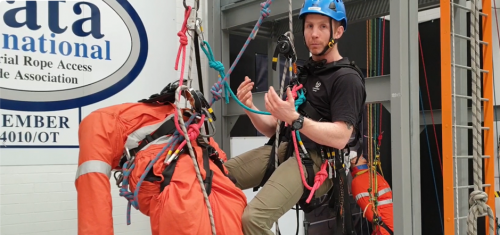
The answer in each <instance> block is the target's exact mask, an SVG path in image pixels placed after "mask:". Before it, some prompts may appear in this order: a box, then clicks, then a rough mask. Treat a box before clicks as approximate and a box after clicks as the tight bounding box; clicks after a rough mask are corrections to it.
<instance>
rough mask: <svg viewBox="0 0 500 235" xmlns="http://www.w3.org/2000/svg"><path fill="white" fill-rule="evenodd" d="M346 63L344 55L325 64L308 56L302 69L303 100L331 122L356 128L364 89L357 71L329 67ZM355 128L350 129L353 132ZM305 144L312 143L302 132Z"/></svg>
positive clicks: (312, 144)
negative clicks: (304, 73)
mask: <svg viewBox="0 0 500 235" xmlns="http://www.w3.org/2000/svg"><path fill="white" fill-rule="evenodd" d="M340 63H342V64H349V63H350V62H349V59H348V58H346V57H344V58H343V59H341V60H339V61H336V62H332V63H329V64H324V63H320V64H318V62H314V61H312V60H309V62H308V63H307V64H306V65H305V67H304V69H306V70H307V71H306V72H307V74H308V75H307V79H306V80H305V82H304V83H303V84H304V87H305V90H306V100H307V101H309V103H310V104H311V105H312V107H314V108H315V109H316V111H318V113H319V114H320V115H321V116H322V117H324V118H326V119H328V120H327V121H330V122H338V121H342V122H348V123H350V124H351V125H352V126H353V127H354V128H356V129H355V130H358V128H359V125H360V124H361V116H360V115H361V112H363V110H364V105H365V101H366V91H365V88H364V85H363V82H362V80H361V79H362V78H361V77H360V75H359V74H358V73H357V72H356V71H355V70H354V69H351V68H332V65H333V64H340ZM355 133H356V132H353V134H355ZM301 137H302V139H303V142H304V144H305V145H306V147H307V148H312V147H313V146H315V144H314V143H313V142H312V141H311V140H310V139H309V138H307V137H306V136H305V135H304V134H301Z"/></svg>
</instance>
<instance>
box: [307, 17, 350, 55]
mask: <svg viewBox="0 0 500 235" xmlns="http://www.w3.org/2000/svg"><path fill="white" fill-rule="evenodd" d="M330 20H331V19H330V18H329V17H327V16H324V15H320V14H309V15H307V16H306V18H305V22H304V38H305V40H306V45H307V47H308V48H309V51H310V52H311V53H312V54H313V55H314V54H319V53H321V52H322V51H323V49H324V48H325V46H327V45H328V42H329V41H330V30H333V32H334V34H333V35H332V36H333V38H335V39H336V38H339V37H340V35H341V34H342V32H343V27H335V25H336V22H335V21H334V23H333V24H330ZM334 28H335V29H334ZM339 31H342V32H339ZM339 33H340V35H339Z"/></svg>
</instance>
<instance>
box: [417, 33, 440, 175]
mask: <svg viewBox="0 0 500 235" xmlns="http://www.w3.org/2000/svg"><path fill="white" fill-rule="evenodd" d="M418 44H419V48H420V57H421V59H422V68H423V69H424V77H425V86H426V88H427V99H428V100H429V108H430V111H431V119H432V128H433V129H434V139H435V140H436V148H437V153H438V158H439V165H440V166H441V174H443V163H442V161H441V152H440V151H439V143H438V137H437V132H436V124H435V123H434V112H433V111H432V103H431V95H430V92H429V84H428V82H427V71H426V70H425V60H424V51H423V48H422V41H421V40H420V32H418Z"/></svg>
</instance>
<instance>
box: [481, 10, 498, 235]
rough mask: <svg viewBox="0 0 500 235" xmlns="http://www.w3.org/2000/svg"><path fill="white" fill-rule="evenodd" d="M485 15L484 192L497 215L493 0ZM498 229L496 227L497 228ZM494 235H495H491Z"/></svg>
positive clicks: (483, 38) (483, 19)
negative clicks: (487, 185) (486, 128)
mask: <svg viewBox="0 0 500 235" xmlns="http://www.w3.org/2000/svg"><path fill="white" fill-rule="evenodd" d="M482 7H483V13H484V14H486V16H482V31H483V37H482V41H484V42H487V43H488V44H487V45H486V44H483V46H482V47H481V48H482V50H483V58H482V59H483V69H484V70H486V71H488V73H482V75H483V95H484V98H486V99H487V101H483V110H484V114H483V115H484V124H483V125H484V127H488V128H489V129H488V130H484V132H483V135H484V155H486V156H490V157H489V158H485V159H484V165H483V171H484V183H485V184H490V185H491V186H490V187H485V188H484V192H486V193H487V194H488V205H489V206H490V208H491V209H492V210H493V215H495V136H494V126H493V125H494V124H493V123H494V121H493V117H494V112H495V110H494V107H493V105H494V103H495V100H494V97H493V89H495V88H494V87H493V45H492V35H491V33H492V28H491V27H492V21H493V19H494V18H493V15H492V11H491V0H483V1H482ZM495 227H496V226H495ZM486 234H487V235H488V234H489V219H486ZM490 235H493V234H490Z"/></svg>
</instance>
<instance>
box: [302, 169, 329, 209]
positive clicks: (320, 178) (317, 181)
mask: <svg viewBox="0 0 500 235" xmlns="http://www.w3.org/2000/svg"><path fill="white" fill-rule="evenodd" d="M327 166H328V161H325V162H324V163H323V165H321V169H320V171H318V173H316V176H315V177H314V185H313V187H312V189H311V193H310V194H309V197H308V198H307V200H306V203H309V202H311V200H312V198H313V196H314V193H315V192H316V190H318V188H319V187H320V186H321V185H322V184H323V182H325V180H326V178H328V172H327V171H326V167H327ZM307 177H311V176H309V175H308V176H307Z"/></svg>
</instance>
